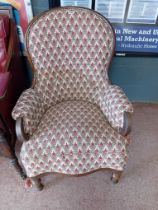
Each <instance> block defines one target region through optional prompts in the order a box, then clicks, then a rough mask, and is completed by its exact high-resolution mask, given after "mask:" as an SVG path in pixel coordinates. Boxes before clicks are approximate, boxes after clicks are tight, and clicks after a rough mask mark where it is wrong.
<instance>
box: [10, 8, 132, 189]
mask: <svg viewBox="0 0 158 210" xmlns="http://www.w3.org/2000/svg"><path fill="white" fill-rule="evenodd" d="M26 48H27V53H28V58H29V60H30V62H31V64H32V67H33V69H34V82H33V85H32V87H31V88H30V89H27V90H25V91H24V92H23V93H22V95H21V96H20V98H19V100H18V101H17V104H16V106H15V107H14V109H13V112H12V116H13V118H14V120H16V132H17V137H18V139H19V140H21V141H23V144H22V148H21V151H20V160H21V163H22V165H23V168H24V170H25V172H26V174H27V177H28V178H27V180H26V185H28V186H29V185H32V184H35V185H36V186H37V187H38V189H40V190H41V189H42V188H43V185H42V184H41V183H40V178H39V175H41V174H43V173H47V172H57V173H63V174H69V175H80V174H86V173H88V172H92V171H96V170H97V169H103V168H109V169H112V180H113V181H114V182H118V180H119V178H120V175H121V173H122V171H123V169H124V167H125V165H126V160H127V146H128V137H127V135H128V133H129V131H130V127H129V119H130V118H129V116H130V113H132V112H133V108H132V105H131V103H130V102H129V101H128V99H127V97H126V96H125V94H124V93H123V91H122V89H120V88H119V87H118V86H116V85H112V84H111V83H110V81H109V77H108V69H109V65H110V63H111V60H112V57H113V54H114V49H115V35H114V31H113V28H112V26H111V25H110V23H109V21H108V20H107V19H106V18H105V17H103V16H102V15H100V14H99V13H97V12H94V11H92V10H89V9H86V8H80V7H61V8H54V9H52V10H49V11H46V12H44V13H42V14H41V15H39V16H37V17H35V18H34V19H33V21H32V22H31V23H30V24H29V26H28V29H27V33H26Z"/></svg>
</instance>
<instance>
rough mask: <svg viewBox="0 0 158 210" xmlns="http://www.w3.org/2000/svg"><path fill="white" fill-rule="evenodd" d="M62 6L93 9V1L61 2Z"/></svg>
mask: <svg viewBox="0 0 158 210" xmlns="http://www.w3.org/2000/svg"><path fill="white" fill-rule="evenodd" d="M60 4H61V6H79V7H87V8H89V9H91V8H92V0H61V1H60Z"/></svg>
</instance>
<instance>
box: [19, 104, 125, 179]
mask: <svg viewBox="0 0 158 210" xmlns="http://www.w3.org/2000/svg"><path fill="white" fill-rule="evenodd" d="M126 146H127V140H126V138H124V137H122V136H121V135H119V134H118V133H117V132H116V131H114V130H113V128H112V127H111V126H110V125H109V123H108V122H107V120H106V118H105V116H104V115H103V113H102V112H101V110H100V109H99V108H98V107H97V106H95V105H93V104H91V103H89V102H84V101H67V102H61V103H59V104H57V105H55V106H52V107H51V108H50V109H49V110H47V112H46V113H45V114H44V116H43V118H42V120H41V122H40V124H39V125H38V128H37V129H36V131H35V133H34V135H33V136H32V137H30V140H29V141H28V142H24V143H23V146H22V149H21V153H20V156H21V161H22V163H23V165H24V168H25V170H26V173H27V175H28V176H29V177H33V176H36V175H38V174H41V173H45V172H59V173H65V174H83V173H86V172H90V171H93V170H96V169H99V168H112V169H117V170H123V167H124V166H125V163H126V157H127V150H126Z"/></svg>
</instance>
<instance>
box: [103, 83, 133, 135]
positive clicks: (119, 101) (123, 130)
mask: <svg viewBox="0 0 158 210" xmlns="http://www.w3.org/2000/svg"><path fill="white" fill-rule="evenodd" d="M100 108H101V110H102V111H103V113H104V114H105V116H106V117H107V119H108V121H109V123H110V124H111V126H112V127H114V128H115V129H116V130H117V131H118V132H119V133H120V134H122V135H124V136H125V135H127V134H128V133H129V132H130V124H131V120H130V118H131V117H130V114H131V113H132V112H133V106H132V104H131V103H130V101H129V100H128V98H127V97H126V95H125V93H124V92H123V90H122V89H121V88H120V87H118V86H116V85H109V86H108V88H107V89H106V90H105V92H104V93H103V94H102V95H101V100H100Z"/></svg>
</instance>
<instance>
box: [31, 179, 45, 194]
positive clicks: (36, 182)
mask: <svg viewBox="0 0 158 210" xmlns="http://www.w3.org/2000/svg"><path fill="white" fill-rule="evenodd" d="M31 180H32V182H33V184H34V185H35V186H36V188H37V190H39V191H41V190H43V188H44V185H43V184H42V183H41V179H40V178H36V177H33V178H31Z"/></svg>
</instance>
